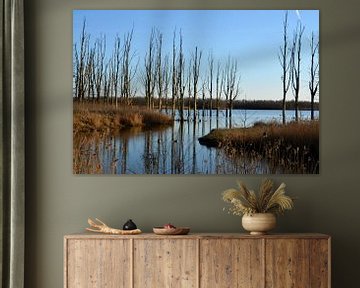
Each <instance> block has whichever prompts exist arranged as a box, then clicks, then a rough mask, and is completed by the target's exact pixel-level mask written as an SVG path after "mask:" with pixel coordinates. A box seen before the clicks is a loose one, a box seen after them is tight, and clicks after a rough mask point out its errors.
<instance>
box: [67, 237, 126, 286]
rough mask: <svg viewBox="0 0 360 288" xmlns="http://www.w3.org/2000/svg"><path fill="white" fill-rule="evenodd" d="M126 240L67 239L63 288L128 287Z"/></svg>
mask: <svg viewBox="0 0 360 288" xmlns="http://www.w3.org/2000/svg"><path fill="white" fill-rule="evenodd" d="M130 252H131V250H130V241H129V240H121V239H118V240H94V239H90V240H89V239H86V240H70V239H68V240H67V255H68V256H67V259H68V262H67V279H66V280H65V281H66V282H67V283H68V284H67V285H68V286H67V287H66V288H84V287H87V288H95V287H96V288H102V287H107V288H129V287H131V256H130Z"/></svg>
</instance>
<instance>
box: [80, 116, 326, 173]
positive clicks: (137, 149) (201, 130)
mask: <svg viewBox="0 0 360 288" xmlns="http://www.w3.org/2000/svg"><path fill="white" fill-rule="evenodd" d="M185 112H187V111H185ZM164 113H165V111H164ZM190 113H191V114H190V117H189V120H188V121H185V122H183V123H181V122H180V121H175V122H174V125H173V126H172V127H166V128H157V129H152V130H143V129H139V128H132V129H126V130H121V131H120V132H119V133H118V134H116V135H114V134H112V135H109V134H98V133H94V134H81V135H78V136H76V137H75V138H74V173H77V174H275V173H288V172H289V171H284V170H282V168H281V167H274V166H273V164H271V163H269V162H268V161H266V160H265V159H262V158H261V157H259V156H254V155H251V156H250V155H246V156H244V155H243V156H241V157H236V158H234V157H229V156H228V155H227V154H226V153H225V152H224V151H223V150H222V149H217V148H208V147H206V146H203V145H200V144H199V142H198V138H199V137H202V136H204V135H206V134H208V133H209V132H210V131H211V129H214V128H225V127H230V126H231V127H249V126H252V125H253V124H254V123H255V122H258V121H265V122H268V121H279V122H280V121H281V119H282V112H281V110H246V111H245V110H233V114H232V119H231V121H230V120H229V119H227V118H226V117H225V115H226V114H225V111H223V110H222V111H220V113H219V117H218V118H217V117H216V111H212V117H210V111H209V110H205V111H204V113H203V112H202V110H199V111H198V115H197V121H196V123H194V121H193V118H194V117H193V111H190ZM203 114H204V115H203ZM293 116H294V111H291V110H289V111H287V114H286V117H287V120H288V121H290V120H292V119H293ZM300 116H301V119H308V118H310V111H301V113H300ZM315 116H316V117H318V116H319V113H318V112H316V114H315ZM175 119H176V120H177V119H179V115H178V114H177V115H175ZM185 119H188V117H187V114H185Z"/></svg>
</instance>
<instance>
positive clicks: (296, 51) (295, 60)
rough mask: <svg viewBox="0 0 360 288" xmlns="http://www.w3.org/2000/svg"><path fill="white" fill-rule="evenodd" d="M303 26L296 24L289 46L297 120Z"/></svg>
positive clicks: (297, 118)
mask: <svg viewBox="0 0 360 288" xmlns="http://www.w3.org/2000/svg"><path fill="white" fill-rule="evenodd" d="M304 29H305V27H304V26H302V25H301V23H300V24H299V25H298V27H297V29H296V32H295V34H294V39H293V44H292V48H291V59H292V60H291V63H292V64H291V86H292V90H293V93H294V97H295V121H296V122H298V121H299V94H300V72H301V71H300V68H301V44H302V35H303V33H304Z"/></svg>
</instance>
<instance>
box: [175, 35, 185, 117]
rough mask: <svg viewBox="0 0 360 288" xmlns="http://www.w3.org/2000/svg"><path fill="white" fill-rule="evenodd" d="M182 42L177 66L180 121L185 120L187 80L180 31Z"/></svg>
mask: <svg viewBox="0 0 360 288" xmlns="http://www.w3.org/2000/svg"><path fill="white" fill-rule="evenodd" d="M179 37H180V39H179V41H180V43H179V62H178V68H177V84H178V90H179V96H180V121H181V122H183V121H184V107H185V106H184V94H185V87H186V81H185V58H184V53H183V44H182V43H183V42H182V41H183V40H182V39H183V38H182V34H181V31H180V35H179Z"/></svg>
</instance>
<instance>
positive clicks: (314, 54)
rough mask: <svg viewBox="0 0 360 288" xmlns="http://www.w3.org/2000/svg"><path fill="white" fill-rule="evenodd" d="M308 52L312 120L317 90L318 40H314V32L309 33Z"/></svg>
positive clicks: (312, 118)
mask: <svg viewBox="0 0 360 288" xmlns="http://www.w3.org/2000/svg"><path fill="white" fill-rule="evenodd" d="M310 51H311V64H310V81H309V89H310V95H311V120H314V101H315V96H316V93H317V91H318V88H319V56H318V55H319V39H317V40H315V35H314V32H313V33H311V42H310Z"/></svg>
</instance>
